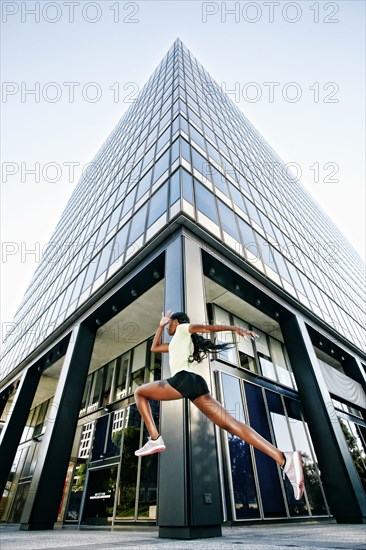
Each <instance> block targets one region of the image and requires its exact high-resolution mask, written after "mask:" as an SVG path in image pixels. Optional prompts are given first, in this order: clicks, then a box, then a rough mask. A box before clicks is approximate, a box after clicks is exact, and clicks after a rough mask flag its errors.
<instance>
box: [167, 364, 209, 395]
mask: <svg viewBox="0 0 366 550" xmlns="http://www.w3.org/2000/svg"><path fill="white" fill-rule="evenodd" d="M167 382H168V383H169V384H170V385H171V386H172V387H173V388H174V389H176V390H177V391H179V393H181V394H182V395H183V397H187V399H190V400H191V401H194V399H197V397H201V395H205V394H206V393H210V390H209V389H208V386H207V384H206V380H205V379H204V378H202V376H200V375H199V374H195V373H194V372H188V371H186V370H181V371H179V372H177V374H175V375H174V376H172V377H171V378H168V379H167Z"/></svg>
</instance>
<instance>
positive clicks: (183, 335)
mask: <svg viewBox="0 0 366 550" xmlns="http://www.w3.org/2000/svg"><path fill="white" fill-rule="evenodd" d="M188 329H189V323H181V324H180V325H177V329H176V331H175V334H174V336H173V338H172V339H171V341H170V343H169V365H170V372H171V376H174V375H175V374H177V372H179V371H181V370H186V371H190V370H191V368H190V363H189V362H188V358H189V356H190V355H192V353H193V342H192V338H191V333H190V332H188Z"/></svg>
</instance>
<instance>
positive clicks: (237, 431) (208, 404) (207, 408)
mask: <svg viewBox="0 0 366 550" xmlns="http://www.w3.org/2000/svg"><path fill="white" fill-rule="evenodd" d="M193 403H194V404H195V405H196V407H198V408H199V409H200V411H202V412H203V414H205V415H206V416H207V418H209V419H210V420H211V421H212V422H214V423H215V424H217V425H218V426H220V428H223V429H224V430H226V431H228V432H230V433H231V434H233V435H237V436H238V437H240V438H241V439H243V440H244V441H246V442H247V443H249V444H250V445H253V447H255V448H256V449H259V450H260V451H263V452H264V453H266V454H267V455H269V456H270V457H272V458H273V459H274V460H275V461H276V462H277V463H278V464H279V465H280V466H283V465H284V463H285V458H284V455H283V453H282V451H280V450H279V449H277V447H275V446H274V445H272V444H271V443H270V442H269V441H267V440H266V439H264V437H262V436H261V435H259V434H258V433H257V432H256V431H255V430H253V428H251V427H250V426H247V425H246V424H243V423H242V422H239V421H238V420H236V418H234V417H233V416H231V414H230V413H229V412H228V411H227V410H226V409H224V407H223V406H222V405H221V404H220V403H219V402H218V401H216V399H214V398H213V397H212V395H211V394H209V393H206V394H205V395H201V397H197V399H195V400H194V401H193Z"/></svg>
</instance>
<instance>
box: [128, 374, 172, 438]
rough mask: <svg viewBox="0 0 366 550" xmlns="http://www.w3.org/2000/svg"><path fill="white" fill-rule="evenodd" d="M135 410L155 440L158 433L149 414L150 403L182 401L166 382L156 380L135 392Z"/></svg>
mask: <svg viewBox="0 0 366 550" xmlns="http://www.w3.org/2000/svg"><path fill="white" fill-rule="evenodd" d="M135 398H136V405H137V408H138V410H139V412H140V414H141V416H142V418H143V419H144V421H145V426H146V429H147V431H148V432H149V435H150V437H151V439H156V438H157V437H158V436H159V432H158V430H157V429H156V424H155V422H154V419H153V417H152V414H151V407H150V403H149V400H151V401H172V400H173V399H182V395H181V394H180V393H179V391H178V390H176V389H174V388H173V387H172V386H171V385H170V384H169V382H167V381H166V380H157V381H156V382H150V383H149V384H144V385H143V386H140V387H139V388H137V390H136V391H135Z"/></svg>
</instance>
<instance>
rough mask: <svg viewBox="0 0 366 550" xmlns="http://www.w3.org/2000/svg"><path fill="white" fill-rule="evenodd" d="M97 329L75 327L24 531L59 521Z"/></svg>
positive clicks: (23, 522)
mask: <svg viewBox="0 0 366 550" xmlns="http://www.w3.org/2000/svg"><path fill="white" fill-rule="evenodd" d="M94 339H95V332H92V331H91V330H90V329H88V328H87V327H85V326H84V325H78V326H76V327H75V328H74V330H73V333H72V335H71V339H70V342H69V345H68V348H67V352H66V355H65V359H64V362H63V365H62V369H61V374H60V378H59V382H58V385H57V388H56V393H55V397H54V400H53V404H52V407H51V411H50V414H49V417H48V419H47V424H46V431H45V434H44V436H43V440H42V442H41V448H40V452H39V458H38V461H37V464H36V468H35V471H34V475H33V478H32V482H31V486H30V490H29V495H28V498H27V501H26V503H25V506H24V510H23V514H22V517H21V521H20V529H22V530H40V529H52V528H53V525H54V523H55V522H56V520H57V514H58V509H59V505H60V501H61V496H62V491H63V487H64V482H65V476H66V471H67V467H68V464H69V458H70V453H71V448H72V444H73V440H74V435H75V429H76V425H77V421H78V417H79V410H80V403H81V399H82V395H83V391H84V386H85V381H86V377H87V374H88V369H89V364H90V358H91V355H92V351H93V345H94Z"/></svg>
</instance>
